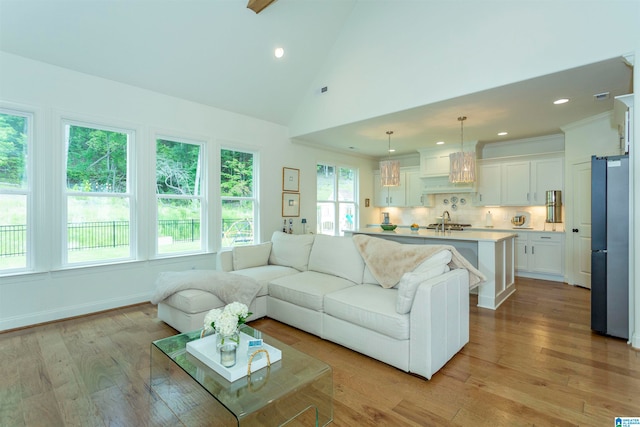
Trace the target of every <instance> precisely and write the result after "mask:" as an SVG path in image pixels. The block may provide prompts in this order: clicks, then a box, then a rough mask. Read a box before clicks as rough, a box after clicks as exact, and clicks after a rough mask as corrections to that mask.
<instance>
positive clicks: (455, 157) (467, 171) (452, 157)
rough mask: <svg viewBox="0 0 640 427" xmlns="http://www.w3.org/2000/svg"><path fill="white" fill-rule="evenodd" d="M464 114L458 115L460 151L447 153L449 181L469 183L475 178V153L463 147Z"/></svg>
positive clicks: (465, 118)
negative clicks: (466, 150)
mask: <svg viewBox="0 0 640 427" xmlns="http://www.w3.org/2000/svg"><path fill="white" fill-rule="evenodd" d="M465 120H467V117H466V116H461V117H458V121H460V151H459V152H457V153H451V154H449V162H450V163H449V182H455V183H469V182H474V181H475V180H476V155H475V153H473V152H471V151H469V152H465V151H464V149H463V143H464V121H465Z"/></svg>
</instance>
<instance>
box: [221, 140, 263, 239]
mask: <svg viewBox="0 0 640 427" xmlns="http://www.w3.org/2000/svg"><path fill="white" fill-rule="evenodd" d="M223 150H226V151H239V152H242V153H247V154H251V155H252V156H253V172H252V176H251V177H252V182H253V191H252V194H253V197H231V196H223V195H222V193H221V192H220V193H218V194H219V196H220V204H219V205H218V211H219V215H218V218H219V219H218V221H217V223H218V225H217V227H216V229H217V230H218V233H217V235H218V241H217V244H218V247H219V248H221V249H229V248H232V247H233V246H223V235H222V234H223V233H222V203H223V202H224V201H236V200H239V201H243V200H248V201H251V202H253V243H254V244H256V243H260V197H259V195H260V187H259V186H260V179H259V177H260V170H259V169H260V168H259V164H260V153H259V151H258V150H256V149H251V148H246V147H237V146H232V145H222V146H220V149H219V150H218V172H217V177H218V188H220V183H221V181H222V151H223Z"/></svg>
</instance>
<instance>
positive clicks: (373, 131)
mask: <svg viewBox="0 0 640 427" xmlns="http://www.w3.org/2000/svg"><path fill="white" fill-rule="evenodd" d="M362 1H363V0H322V1H320V0H278V1H276V2H275V3H273V4H272V5H271V6H269V7H268V8H267V9H265V10H264V11H262V12H261V13H260V14H258V15H256V14H255V13H253V12H252V11H250V10H249V9H246V0H182V1H178V0H127V1H116V0H0V50H2V51H5V52H8V53H12V54H16V55H20V56H24V57H27V58H31V59H34V60H38V61H42V62H46V63H49V64H53V65H57V66H61V67H65V68H69V69H72V70H76V71H80V72H83V73H87V74H91V75H95V76H99V77H103V78H107V79H111V80H115V81H119V82H123V83H127V84H131V85H134V86H138V87H142V88H146V89H149V90H153V91H156V92H160V93H164V94H168V95H172V96H176V97H179V98H182V99H187V100H191V101H195V102H199V103H202V104H206V105H210V106H213V107H217V108H221V109H224V110H229V111H233V112H237V113H241V114H246V115H249V116H252V117H256V118H259V119H263V120H267V121H271V122H274V123H278V124H282V125H285V126H287V125H289V124H290V122H291V120H292V118H293V117H294V115H295V113H296V110H297V108H298V107H299V105H300V103H301V102H302V100H303V98H304V96H305V94H307V92H309V91H310V90H316V89H317V88H312V87H311V86H312V84H313V82H314V80H315V78H316V77H317V73H318V70H319V69H320V68H321V67H322V64H323V63H324V62H325V61H327V60H328V58H329V57H330V55H331V52H332V49H333V47H334V44H335V43H336V41H337V40H338V39H339V38H340V37H341V35H342V32H343V29H344V27H345V25H353V20H354V19H356V18H357V17H354V16H352V12H353V11H354V6H355V5H356V3H358V2H362ZM277 46H282V47H284V48H285V56H284V58H283V59H281V60H277V59H276V58H275V57H274V55H273V51H274V49H275V47H277ZM366 47H367V48H375V46H374V47H372V46H366ZM631 75H632V72H631V68H630V67H628V66H627V65H626V64H625V63H624V61H623V60H622V58H614V59H611V60H608V61H604V62H599V63H596V64H591V65H588V66H584V67H580V68H576V69H571V70H567V71H563V72H560V73H556V74H552V75H548V76H543V77H538V78H535V79H532V80H528V81H523V82H519V83H515V84H510V85H508V86H503V87H499V88H494V89H491V90H487V91H484V92H480V93H475V94H470V95H466V96H463V97H459V98H455V99H450V100H447V101H443V102H439V103H435V104H430V105H426V106H423V107H418V108H414V109H411V110H406V111H399V112H394V113H392V114H388V115H384V116H381V117H376V118H372V119H368V120H365V121H362V122H358V123H352V124H347V125H343V126H338V127H334V128H331V129H325V130H322V131H318V132H314V133H311V134H307V135H301V136H298V137H297V139H299V140H305V141H307V142H309V143H312V144H320V145H324V146H329V147H332V148H335V149H338V150H346V151H349V152H354V153H360V154H363V155H369V156H374V157H375V156H383V155H385V154H386V150H385V149H386V141H387V136H386V134H385V132H386V131H387V130H393V131H394V132H395V133H394V135H393V137H392V145H393V146H394V148H396V149H397V154H406V153H415V150H416V149H417V148H421V147H429V146H434V144H435V142H436V141H439V140H444V141H446V142H447V143H454V144H459V143H460V127H459V122H458V121H457V117H458V116H460V115H466V116H467V117H468V119H467V121H466V122H465V140H466V141H470V140H478V141H481V142H485V143H486V142H494V141H498V140H501V138H502V139H504V138H507V139H520V138H526V137H532V136H540V135H549V134H554V133H559V132H560V127H561V126H563V125H567V124H569V123H573V122H575V121H578V120H580V119H583V118H586V117H590V116H594V115H596V114H599V113H602V112H604V111H607V110H610V109H612V107H613V97H614V96H617V95H622V94H627V93H630V92H631V90H632V85H631ZM0 84H6V82H4V83H3V82H2V81H1V80H0ZM603 92H609V93H610V98H609V99H606V100H604V101H596V100H595V99H594V95H595V94H598V93H603ZM558 97H568V98H570V99H571V101H570V102H569V103H568V104H564V105H561V106H554V105H552V104H551V102H552V101H553V100H554V99H556V98H558ZM503 130H504V131H507V132H509V135H508V136H506V137H498V136H497V133H498V132H499V131H503ZM381 141H382V142H381Z"/></svg>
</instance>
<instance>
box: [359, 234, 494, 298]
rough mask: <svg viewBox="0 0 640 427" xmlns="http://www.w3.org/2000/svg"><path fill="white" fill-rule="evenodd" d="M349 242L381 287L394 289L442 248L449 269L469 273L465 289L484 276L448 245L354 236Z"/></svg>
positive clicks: (483, 279)
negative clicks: (449, 254) (445, 251)
mask: <svg viewBox="0 0 640 427" xmlns="http://www.w3.org/2000/svg"><path fill="white" fill-rule="evenodd" d="M353 241H354V242H355V244H356V247H357V248H358V251H360V255H362V258H363V259H364V262H365V263H366V264H367V266H368V267H369V270H371V274H373V277H375V278H376V279H377V280H378V282H380V284H381V285H382V287H383V288H392V287H394V286H395V285H396V284H397V283H398V282H399V281H400V279H401V278H402V275H403V274H404V273H407V272H410V271H413V270H414V269H415V268H416V267H417V266H418V265H420V263H422V262H423V261H424V260H426V259H427V258H429V257H431V256H432V255H434V254H436V253H438V252H440V251H442V250H443V249H446V250H449V251H451V254H452V258H451V262H450V263H449V267H450V268H451V269H452V270H453V269H456V268H465V269H467V271H469V288H470V289H473V288H475V287H476V286H478V284H479V283H480V282H483V281H485V280H487V277H486V276H485V275H484V274H482V273H481V272H480V271H478V269H476V268H475V267H474V266H473V265H471V263H470V262H469V261H467V259H466V258H465V257H463V256H462V255H460V252H458V250H457V249H456V248H454V247H453V246H451V245H410V244H409V245H404V244H402V243H398V242H393V241H391V240H386V239H381V238H378V237H371V236H368V235H366V234H356V235H355V236H353Z"/></svg>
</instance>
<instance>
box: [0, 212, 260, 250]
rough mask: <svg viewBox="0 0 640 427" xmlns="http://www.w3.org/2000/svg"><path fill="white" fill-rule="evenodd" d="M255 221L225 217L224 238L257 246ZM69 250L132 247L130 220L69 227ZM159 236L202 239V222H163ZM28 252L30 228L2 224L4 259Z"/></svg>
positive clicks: (0, 245) (0, 238)
mask: <svg viewBox="0 0 640 427" xmlns="http://www.w3.org/2000/svg"><path fill="white" fill-rule="evenodd" d="M251 225H252V220H250V219H241V218H225V219H223V220H222V233H223V236H227V235H229V236H231V235H233V238H234V242H235V243H244V244H250V243H253V230H252V227H251ZM67 230H68V234H67V242H68V247H69V250H74V251H79V250H83V249H95V248H107V247H116V246H127V245H129V221H102V222H78V223H69V224H67ZM158 235H159V236H162V237H171V238H172V241H173V242H193V241H197V240H200V221H199V220H195V219H187V220H160V221H158ZM26 253H27V226H26V225H0V257H8V256H21V255H26Z"/></svg>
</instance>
